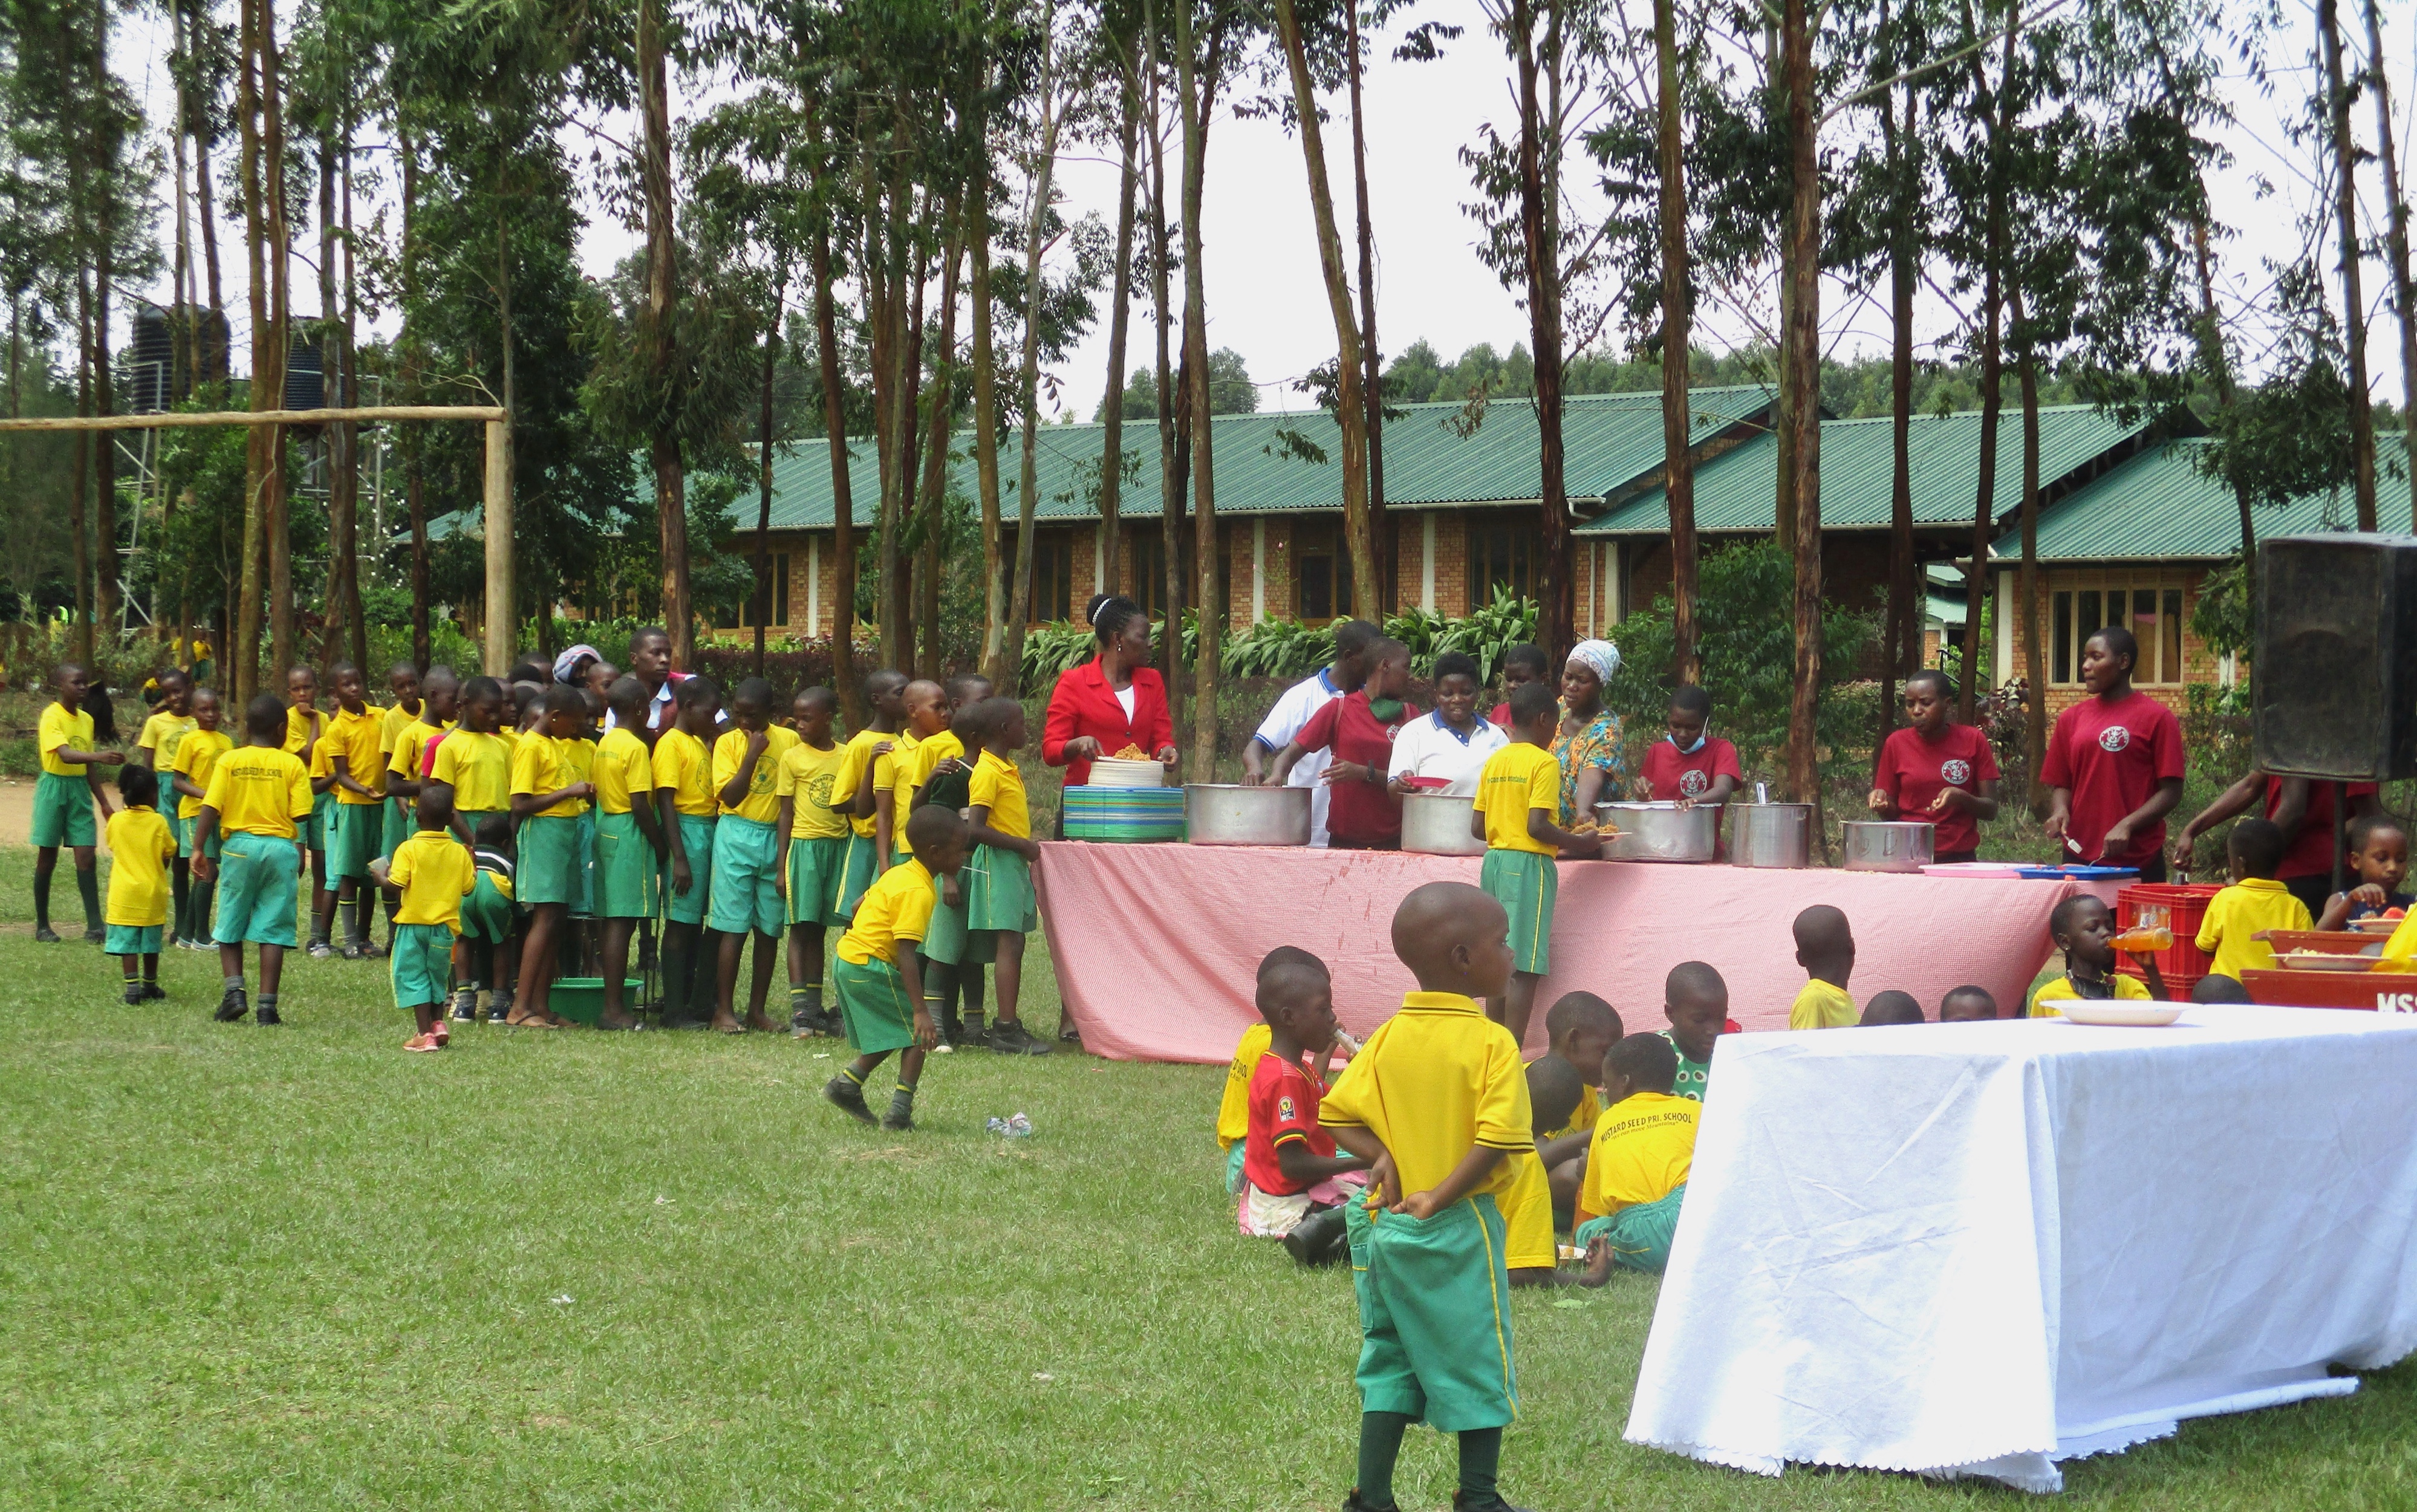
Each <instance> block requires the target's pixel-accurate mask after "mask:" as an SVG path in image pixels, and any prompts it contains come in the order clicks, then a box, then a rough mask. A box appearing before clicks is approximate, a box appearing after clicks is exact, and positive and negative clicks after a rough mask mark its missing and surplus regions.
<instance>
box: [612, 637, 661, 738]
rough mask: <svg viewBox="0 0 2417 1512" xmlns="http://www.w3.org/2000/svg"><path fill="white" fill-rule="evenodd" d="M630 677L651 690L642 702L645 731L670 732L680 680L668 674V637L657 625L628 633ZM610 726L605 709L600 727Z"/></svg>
mask: <svg viewBox="0 0 2417 1512" xmlns="http://www.w3.org/2000/svg"><path fill="white" fill-rule="evenodd" d="M630 675H631V676H632V677H635V678H636V679H638V681H640V682H642V683H644V684H646V687H647V688H650V689H652V691H651V692H650V693H649V694H648V695H647V700H646V728H647V729H649V730H653V731H656V732H659V733H660V732H661V731H664V730H668V729H670V728H671V727H672V718H673V715H672V694H673V691H674V688H675V687H676V684H677V683H678V682H679V680H680V679H679V677H678V676H677V675H676V674H675V673H673V672H672V638H671V636H670V634H669V633H668V632H666V631H665V630H664V629H663V627H661V626H660V625H648V626H646V627H643V628H640V629H638V630H635V631H633V632H631V636H630ZM613 727H614V718H613V715H612V712H611V711H610V710H607V711H606V712H605V715H604V728H605V729H607V730H610V729H612V728H613Z"/></svg>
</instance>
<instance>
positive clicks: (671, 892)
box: [653, 675, 722, 1029]
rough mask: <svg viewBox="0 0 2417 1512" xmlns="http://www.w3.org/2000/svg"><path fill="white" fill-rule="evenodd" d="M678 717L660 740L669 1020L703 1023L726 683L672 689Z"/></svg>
mask: <svg viewBox="0 0 2417 1512" xmlns="http://www.w3.org/2000/svg"><path fill="white" fill-rule="evenodd" d="M672 697H673V703H674V709H673V724H672V728H670V729H668V730H666V731H664V732H663V733H661V735H659V736H657V737H656V739H655V751H654V758H653V765H654V773H655V807H656V811H657V813H658V814H659V815H660V816H661V820H662V830H663V843H664V845H665V847H666V848H667V849H668V850H669V851H670V853H671V855H670V860H669V863H668V865H669V871H668V873H667V876H666V881H665V883H664V886H663V917H664V923H663V1027H664V1028H666V1029H697V1028H702V1027H704V1024H705V1018H704V1016H703V1015H702V1014H700V1013H698V1012H696V1011H695V1006H694V1005H696V1004H697V1003H698V1002H699V999H700V998H701V996H702V994H701V993H700V992H699V990H698V989H699V988H700V987H701V986H702V985H704V984H705V983H707V982H709V981H710V980H711V979H712V978H711V976H710V975H707V973H705V972H704V971H702V970H701V969H700V966H699V961H698V957H699V955H700V952H699V950H698V948H697V935H698V933H699V931H700V930H703V929H704V927H705V915H706V907H707V902H708V901H709V895H710V893H711V892H712V890H713V828H714V819H715V816H717V815H718V814H720V813H721V812H722V801H721V800H720V799H719V798H717V797H716V796H715V795H714V792H713V753H712V751H711V749H710V748H708V746H707V742H708V741H710V740H712V739H713V724H714V720H715V719H716V718H719V717H720V715H721V713H722V685H721V684H719V683H717V682H715V681H714V680H713V679H712V678H710V677H707V676H703V675H698V676H694V677H687V678H683V679H681V681H680V682H679V684H678V685H677V687H676V688H675V690H674V692H673V695H672Z"/></svg>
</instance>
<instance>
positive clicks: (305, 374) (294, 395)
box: [285, 320, 327, 410]
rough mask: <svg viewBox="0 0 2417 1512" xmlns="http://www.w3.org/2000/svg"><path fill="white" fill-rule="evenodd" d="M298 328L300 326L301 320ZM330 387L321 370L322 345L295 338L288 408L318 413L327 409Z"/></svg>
mask: <svg viewBox="0 0 2417 1512" xmlns="http://www.w3.org/2000/svg"><path fill="white" fill-rule="evenodd" d="M295 324H296V325H300V324H301V322H299V321H298V320H297V321H296V322H295ZM326 405H327V378H326V374H325V372H324V371H323V370H322V369H321V368H320V366H319V343H318V341H317V340H312V339H309V338H305V337H299V336H297V337H296V338H294V344H293V345H292V346H291V347H290V348H288V349H287V352H286V356H285V408H287V409H289V410H315V409H322V408H324V407H326Z"/></svg>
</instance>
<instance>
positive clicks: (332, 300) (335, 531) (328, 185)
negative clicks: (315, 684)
mask: <svg viewBox="0 0 2417 1512" xmlns="http://www.w3.org/2000/svg"><path fill="white" fill-rule="evenodd" d="M318 147H319V152H318V158H319V370H320V374H321V383H322V390H321V392H322V394H323V396H324V397H325V399H326V401H327V403H329V404H330V405H342V403H343V366H342V355H341V347H340V345H339V343H338V340H337V332H338V325H337V320H338V315H337V310H338V296H337V292H336V143H335V134H334V133H333V132H332V131H330V130H328V129H326V127H325V125H323V127H322V129H321V130H320V132H319V143H318ZM344 430H345V427H344V426H343V425H342V424H341V423H331V424H328V425H326V426H323V427H322V428H321V433H322V436H323V438H324V440H325V442H326V445H327V595H326V601H325V602H324V603H323V604H322V605H321V609H320V635H319V661H320V663H321V664H322V665H326V664H327V663H330V662H333V661H334V660H336V659H337V658H338V657H340V656H341V655H342V646H343V643H344V632H345V627H346V621H345V618H344V603H345V597H346V596H345V592H344V578H345V575H346V573H347V572H348V571H349V570H350V569H351V567H352V565H353V562H354V560H355V558H354V556H353V550H354V543H353V517H352V500H351V499H350V498H348V497H347V496H346V495H345V491H344V465H343V446H344V440H345V437H344Z"/></svg>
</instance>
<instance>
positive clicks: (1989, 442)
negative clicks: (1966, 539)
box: [1955, 7, 2022, 724]
mask: <svg viewBox="0 0 2417 1512" xmlns="http://www.w3.org/2000/svg"><path fill="white" fill-rule="evenodd" d="M2021 20H2022V15H2021V10H2020V8H2019V7H2018V8H2016V10H2015V13H2014V20H2013V21H2012V22H2011V23H2009V24H2008V25H2007V28H2006V38H2005V55H2004V59H2003V61H2002V62H2001V63H2000V65H1999V72H1998V91H1997V99H1996V101H1995V102H1994V104H1995V108H1994V109H1993V111H1992V112H1991V113H1990V116H1989V121H1988V129H1989V184H1988V191H1987V192H1988V212H1987V213H1988V227H1987V248H1986V250H1985V251H1984V254H1983V255H1984V257H1985V258H1986V260H1987V263H1988V266H1987V268H1986V269H1985V270H1984V273H1983V277H1982V286H1981V287H1982V294H1981V453H1980V462H1979V469H1978V476H1977V479H1976V481H1975V484H1974V488H1973V504H1972V560H1971V562H1970V564H1969V566H1968V567H1967V568H1966V570H1965V574H1964V675H1963V676H1962V677H1961V678H1959V679H1958V680H1957V689H1956V698H1955V705H1956V713H1957V716H1958V717H1959V718H1962V720H1963V721H1964V722H1965V723H1966V724H1970V723H1971V722H1972V717H1973V713H1974V711H1975V710H1976V709H1977V708H1978V707H1979V706H1980V698H1981V606H1982V605H1983V604H1984V602H1986V601H1987V598H1988V592H1989V586H1988V585H1989V542H1990V540H1991V538H1992V537H1994V536H1995V534H1996V529H1995V526H1996V523H1997V518H1998V421H1999V416H2002V415H2003V414H2004V411H2005V394H2004V389H2005V354H2004V351H2003V347H2002V340H2003V332H2002V330H2001V329H2000V326H1999V321H2000V317H2001V314H2002V312H2003V310H2004V307H2005V298H2006V295H2005V288H2006V189H2007V186H2006V176H2007V166H2006V151H2007V148H2008V146H2009V139H2010V138H2011V137H2012V136H2013V134H2014V30H2015V27H2016V26H2018V25H2019V24H2020V23H2021ZM1972 83H1973V85H1974V87H1975V88H1976V89H1979V88H1984V87H1986V83H1987V81H1986V77H1985V75H1984V72H1983V70H1982V66H1981V54H1979V53H1974V54H1973V55H1972ZM1992 670H1993V672H1995V671H1999V670H2001V669H1992Z"/></svg>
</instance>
